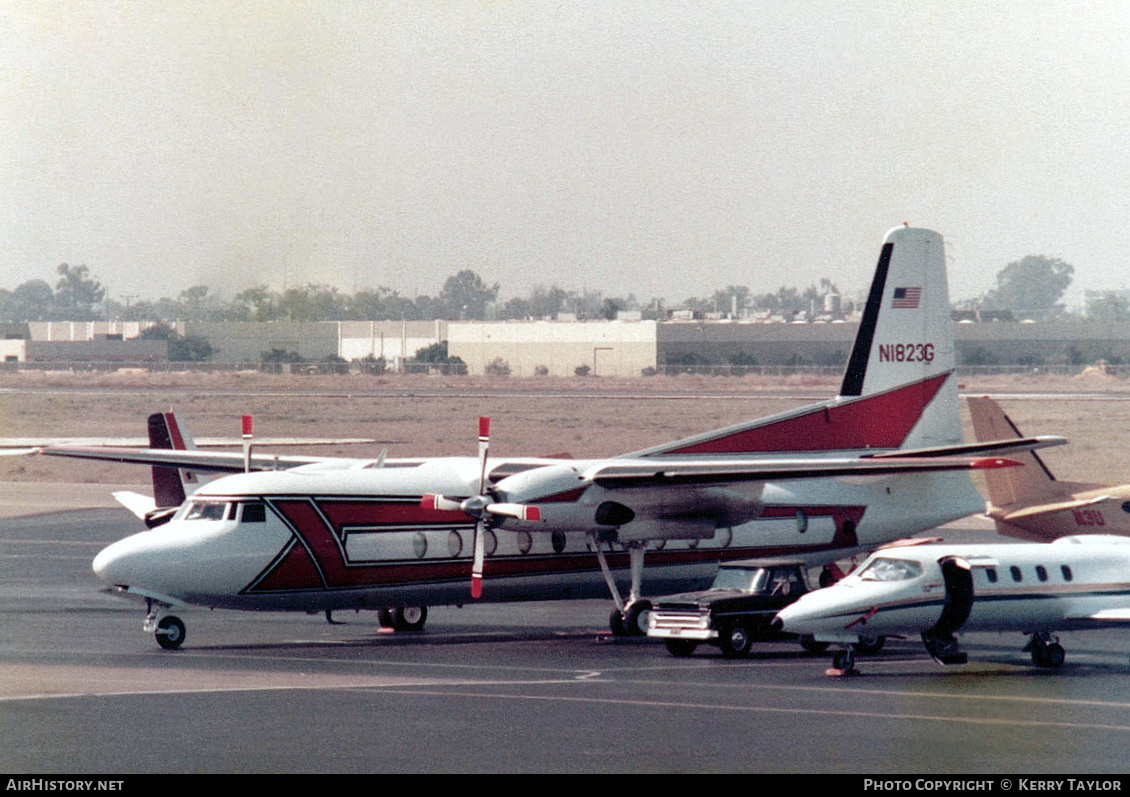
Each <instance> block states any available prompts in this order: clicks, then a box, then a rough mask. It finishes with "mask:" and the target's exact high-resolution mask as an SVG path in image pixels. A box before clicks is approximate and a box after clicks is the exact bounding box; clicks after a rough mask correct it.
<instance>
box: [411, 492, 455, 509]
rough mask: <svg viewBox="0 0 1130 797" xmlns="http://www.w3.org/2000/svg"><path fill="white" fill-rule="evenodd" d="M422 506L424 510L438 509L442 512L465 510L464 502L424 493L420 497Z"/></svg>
mask: <svg viewBox="0 0 1130 797" xmlns="http://www.w3.org/2000/svg"><path fill="white" fill-rule="evenodd" d="M420 506H421V507H423V508H424V509H438V510H440V511H441V512H458V511H460V510H461V509H462V508H463V502H462V501H455V500H452V499H451V498H447V497H446V496H442V495H434V494H432V493H424V495H423V496H421V497H420Z"/></svg>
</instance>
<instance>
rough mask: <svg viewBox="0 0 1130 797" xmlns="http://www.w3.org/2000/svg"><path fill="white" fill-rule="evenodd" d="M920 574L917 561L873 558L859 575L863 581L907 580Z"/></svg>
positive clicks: (920, 569) (920, 570)
mask: <svg viewBox="0 0 1130 797" xmlns="http://www.w3.org/2000/svg"><path fill="white" fill-rule="evenodd" d="M920 575H922V567H921V565H919V564H918V563H917V562H910V561H907V560H906V559H886V558H880V559H875V560H873V561H872V562H871V564H869V565H868V566H867V567H866V568H864V570H863V572H862V573H860V574H859V577H860V578H861V579H862V580H864V581H909V580H910V579H912V578H918V577H919V576H920Z"/></svg>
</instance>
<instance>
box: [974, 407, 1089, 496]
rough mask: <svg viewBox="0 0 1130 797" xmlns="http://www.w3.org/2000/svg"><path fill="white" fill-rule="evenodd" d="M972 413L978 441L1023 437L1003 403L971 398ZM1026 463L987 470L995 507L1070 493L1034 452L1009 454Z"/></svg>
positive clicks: (986, 475)
mask: <svg viewBox="0 0 1130 797" xmlns="http://www.w3.org/2000/svg"><path fill="white" fill-rule="evenodd" d="M968 401H969V414H970V416H971V417H972V419H973V432H974V434H975V435H976V437H977V440H978V441H985V440H1011V439H1013V438H1019V437H1023V435H1022V434H1021V433H1020V430H1019V429H1017V428H1016V424H1014V423H1013V422H1012V419H1011V418H1009V417H1008V415H1006V414H1005V412H1004V410H1002V409H1001V407H1000V405H999V404H997V402H995V401H994V400H993V399H991V398H988V397H983V398H970V399H969V400H968ZM1009 456H1010V457H1011V458H1012V459H1015V460H1018V461H1020V462H1022V463H1024V466H1025V467H1023V468H1007V470H1009V471H1012V472H1011V473H1004V472H1003V470H998V471H994V472H989V471H986V472H985V474H984V475H985V480H986V483H987V485H988V490H989V503H991V504H993V505H994V506H1009V505H1012V504H1027V503H1034V502H1040V501H1047V500H1049V499H1052V498H1055V497H1057V496H1061V495H1064V494H1065V493H1067V492H1068V489H1067V486H1066V485H1064V484H1062V483H1061V482H1058V481H1056V478H1055V476H1053V475H1052V472H1051V471H1050V470H1049V469H1048V466H1047V465H1045V464H1044V461H1043V460H1042V459H1040V456H1039V455H1038V454H1037V453H1036V452H1035V451H1025V452H1017V453H1013V454H1009Z"/></svg>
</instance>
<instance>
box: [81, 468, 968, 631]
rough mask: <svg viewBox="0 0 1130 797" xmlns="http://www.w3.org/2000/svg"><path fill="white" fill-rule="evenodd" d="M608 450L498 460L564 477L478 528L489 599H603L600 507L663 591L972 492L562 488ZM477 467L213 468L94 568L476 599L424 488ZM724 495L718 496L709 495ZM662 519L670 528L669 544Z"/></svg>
mask: <svg viewBox="0 0 1130 797" xmlns="http://www.w3.org/2000/svg"><path fill="white" fill-rule="evenodd" d="M782 461H786V460H784V459H783V458H782ZM829 461H831V460H829ZM617 462H618V463H619V464H621V465H624V466H627V465H630V464H632V463H633V460H618V461H617ZM761 462H762V463H763V462H764V458H762V460H761ZM607 463H608V460H600V461H594V462H592V463H588V462H584V461H570V462H568V464H567V465H565V464H562V461H561V460H541V461H537V460H507V461H504V462H500V463H499V467H502V468H514V467H519V468H530V467H531V466H537V469H536V470H533V469H531V470H528V471H525V472H526V473H530V474H535V473H536V474H537V476H538V478H539V480H540V481H541V482H542V487H543V488H544V487H545V482H546V481H549V482H554V481H557V482H558V485H552V484H551V485H550V489H552V487H553V486H561V487H563V488H565V489H561V490H555V491H553V492H549V493H545V492H544V491H543V494H542V495H539V496H537V500H536V501H535V502H534V503H536V506H537V507H538V509H539V510H540V519H539V520H538V521H536V522H521V521H514V520H508V519H503V520H501V521H499V522H498V524H497V525H496V526H495V527H493V528H491V529H489V530H488V531H487V533H486V540H485V547H486V565H487V573H488V575H487V580H486V587H485V588H484V590H483V599H484V600H489V601H511V600H519V599H520V600H538V599H558V598H580V597H601V596H606V595H607V593H608V589H607V586H606V585H605V582H604V580H603V579H602V575H601V571H600V566H599V562H598V560H597V557H596V556H595V554H594V553H593V551H592V550H591V548H590V540H594V541H596V542H599V541H601V540H604V542H599V544H601V545H602V546H603V547H604V550H605V551H606V555H607V559H608V563H609V565H610V566H611V568H612V569H613V570H614V571H618V573H619V575H621V576H623V577H624V578H625V579H626V578H627V575H626V574H627V571H628V558H629V557H628V553H627V551H626V545H628V544H630V538H625V536H623V535H618V534H613V533H611V532H613V530H614V528H615V527H614V526H612V525H610V524H608V523H603V524H602V523H598V522H597V520H596V518H597V513H598V510H600V508H601V507H602V506H605V505H607V504H610V503H614V504H615V505H616V506H618V507H625V508H627V509H629V510H631V511H632V512H633V513H640V515H645V514H646V516H637V517H635V518H633V522H632V523H629V524H626V525H624V526H622V528H624V529H627V528H629V527H631V526H633V525H638V527H639V528H641V529H642V530H643V531H641V532H640V533H642V534H644V535H646V538H647V542H646V545H647V548H648V552H647V558H648V585H649V588H650V589H653V590H656V591H667V590H669V589H680V588H683V587H685V586H686V585H687V584H688V582H693V581H696V580H703V581H709V579H710V578H711V577H712V575H713V572H714V569H715V568H716V567H717V564H718V562H719V561H725V560H732V559H746V558H750V557H752V556H760V555H776V554H783V553H802V552H813V553H816V552H820V551H826V550H832V549H850V548H854V547H857V546H869V545H874V544H878V543H881V542H884V541H887V540H890V539H893V538H895V537H898V536H902V535H906V534H912V533H914V532H916V531H921V530H924V529H929V528H932V527H934V526H937V525H939V524H942V523H946V522H949V521H951V520H954V519H956V518H959V517H963V516H966V515H968V514H970V513H971V512H974V511H976V510H977V509H979V508H980V507H981V505H982V499H981V498H980V496H979V495H978V494H977V492H976V491H975V490H973V488H972V486H971V485H970V482H969V479H968V475H967V474H964V473H934V474H932V475H931V477H930V478H928V479H924V478H921V477H920V476H917V475H913V474H896V475H888V476H851V477H845V478H843V479H829V478H817V479H803V478H802V479H790V480H786V481H780V482H760V481H758V482H748V483H740V482H739V483H731V484H727V485H726V486H725V487H724V488H720V487H718V486H715V485H703V486H701V487H699V488H694V487H689V488H686V487H685V488H683V489H680V490H677V491H674V492H672V491H671V490H670V489H669V488H666V487H662V486H652V485H646V486H640V487H637V488H634V489H632V490H630V491H626V490H623V489H618V490H609V489H607V488H605V487H602V486H600V485H599V484H594V483H591V482H590V483H588V484H587V485H586V486H579V487H574V488H572V489H569V484H570V482H571V481H572V482H575V483H578V484H579V483H580V480H579V479H578V474H583V473H585V472H586V471H588V470H589V468H590V466H601V465H607ZM647 466H648V467H651V468H654V467H656V463H655V462H654V461H652V460H649V461H648V462H647ZM478 468H479V463H478V462H477V460H476V459H474V458H472V457H466V458H450V459H431V460H428V461H426V462H422V463H418V464H417V463H397V462H395V461H390V462H389V463H386V464H385V466H384V467H381V468H372V469H365V468H361V469H356V470H339V469H321V468H320V467H319V466H316V465H315V466H308V467H303V468H295V469H293V470H289V471H278V472H272V471H268V472H252V473H247V474H238V475H233V476H226V477H222V478H220V479H216V480H215V481H213V482H211V483H209V484H207V485H206V486H205V487H203V488H201V489H200V490H199V491H197V493H196V494H195V495H194V496H193V497H192V498H191V499H190V500H189V501H187V502H186V503H185V505H184V506H182V507H181V508H180V510H179V511H178V512H177V514H176V515H175V516H174V517H173V519H172V520H171V521H169V522H168V523H166V524H164V525H161V526H158V527H157V528H155V529H153V530H150V531H145V532H141V533H138V534H135V535H132V536H130V537H127V538H125V539H123V540H120V541H118V542H116V543H114V544H113V545H110V546H109V547H107V548H106V549H105V550H103V551H102V552H101V553H100V554H99V555H98V557H97V558H96V559H95V561H94V570H95V572H96V573H97V574H98V576H99V577H100V578H102V579H103V580H104V581H106V582H108V583H110V584H112V585H120V586H122V587H125V588H128V589H129V591H131V592H133V593H136V594H138V595H141V596H143V597H151V598H155V599H157V600H160V601H162V602H165V603H170V604H172V605H176V604H178V603H184V604H194V605H200V606H208V607H223V608H232V609H259V610H302V611H321V610H336V609H345V608H383V607H389V606H404V605H424V606H428V605H431V606H434V605H444V604H462V603H465V602H467V601H468V600H469V597H470V596H469V594H468V584H469V582H470V569H471V552H472V536H473V534H474V527H475V521H474V519H473V518H470V517H468V515H467V514H465V513H464V512H462V511H450V510H437V509H434V508H429V507H426V506H424V505H422V503H421V497H422V496H423V495H424V494H425V493H426V492H428V491H439V490H442V491H443V492H444V493H445V494H447V495H454V496H469V495H473V494H474V493H475V491H476V488H477V479H478ZM549 471H554V472H553V473H551V472H549ZM521 478H522V476H521V474H518V475H513V476H509V477H507V478H505V479H503V480H501V481H500V482H499V483H498V484H499V486H500V487H507V486H509V487H511V489H514V487H515V486H523V485H513V484H512V482H513V480H515V479H521ZM524 486H526V487H529V485H524ZM723 490H724V491H725V492H726V493H727V494H728V495H727V496H725V497H721V498H720V496H719V493H720V491H723ZM939 491H940V492H939ZM626 492H630V498H628V499H625V493H626ZM700 493H702V494H705V493H709V494H710V496H709V497H710V501H701V500H699V499H700V498H701V496H700V495H699V494H700ZM939 494H941V495H944V496H945V500H943V501H939V500H938V496H939ZM727 499H728V503H729V504H730V505H731V506H732V509H730V510H728V511H730V512H731V514H732V516H731V518H730V519H729V520H728V521H723V522H724V523H726V524H725V525H719V521H718V519H717V517H718V516H717V513H718V511H719V510H718V507H719V504H720V501H721V502H722V503H723V504H725V503H726V501H727ZM707 505H709V506H712V507H713V508H714V509H713V514H712V516H711V517H703V518H702V522H701V524H700V528H701V532H700V533H699V534H698V535H697V536H693V537H692V536H690V535H689V534H688V531H687V529H688V524H689V523H691V521H692V520H693V518H691V517H690V515H692V514H693V512H694V511H695V507H696V506H707ZM614 519H616V518H614ZM665 524H668V525H669V526H670V528H671V529H672V533H671V539H663V533H662V529H663V528H664V525H665ZM531 532H533V533H531Z"/></svg>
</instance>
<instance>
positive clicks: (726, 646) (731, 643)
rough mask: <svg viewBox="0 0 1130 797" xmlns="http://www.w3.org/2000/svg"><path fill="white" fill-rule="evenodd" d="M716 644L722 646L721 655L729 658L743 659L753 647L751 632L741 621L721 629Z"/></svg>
mask: <svg viewBox="0 0 1130 797" xmlns="http://www.w3.org/2000/svg"><path fill="white" fill-rule="evenodd" d="M718 644H719V645H720V646H721V648H722V655H723V656H727V657H729V658H731V659H744V658H746V657H747V656H749V654H750V651H751V650H752V649H753V634H752V633H750V630H749V628H748V627H747V626H746V625H744V624H743V623H735V624H734V625H732V626H730V627H729V628H724V629H722V633H721V634H720V635H719V636H718Z"/></svg>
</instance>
